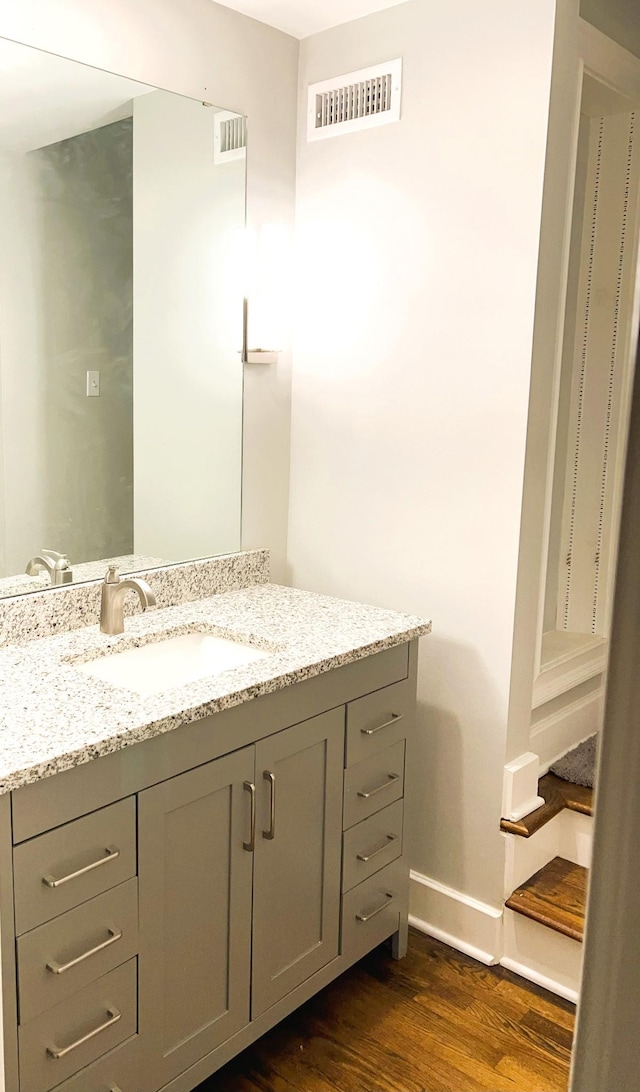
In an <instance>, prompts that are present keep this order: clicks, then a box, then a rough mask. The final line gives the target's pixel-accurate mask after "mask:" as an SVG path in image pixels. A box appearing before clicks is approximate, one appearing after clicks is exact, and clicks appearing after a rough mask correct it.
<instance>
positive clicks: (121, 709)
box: [0, 584, 431, 794]
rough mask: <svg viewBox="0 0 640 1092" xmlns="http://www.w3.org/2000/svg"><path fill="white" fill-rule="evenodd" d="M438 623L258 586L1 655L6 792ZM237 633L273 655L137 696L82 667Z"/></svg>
mask: <svg viewBox="0 0 640 1092" xmlns="http://www.w3.org/2000/svg"><path fill="white" fill-rule="evenodd" d="M430 629H431V623H430V622H428V621H425V620H424V619H421V618H416V617H413V616H410V615H404V614H397V613H395V612H393V611H386V610H381V609H379V608H377V607H369V606H363V605H361V604H358V603H351V602H348V601H345V600H341V599H332V598H328V597H326V596H321V595H316V594H314V593H312V592H304V591H298V590H296V589H292V588H285V587H279V586H277V585H274V584H257V585H254V586H252V587H248V588H244V589H242V590H239V591H230V592H226V593H222V594H219V595H215V596H213V597H212V598H208V599H202V600H200V601H197V602H190V603H183V604H181V605H178V606H172V607H167V608H166V609H164V610H157V611H151V612H148V613H147V614H144V615H137V616H135V617H129V618H127V620H126V632H125V633H124V634H122V635H121V636H119V637H106V636H104V635H103V634H101V633H100V632H99V629H98V626H97V625H95V626H89V627H86V628H84V629H78V630H74V631H72V632H69V633H64V634H58V635H56V636H53V637H45V638H42V639H40V640H34V641H31V642H30V643H29V644H26V645H9V646H8V647H6V648H4V649H0V724H1V731H0V794H1V793H6V792H9V791H11V790H12V789H17V788H20V787H21V786H22V785H28V784H31V783H33V782H34V781H39V780H41V779H42V778H44V777H49V776H51V775H52V774H55V773H59V772H61V771H62V770H67V769H70V768H71V767H73V766H78V765H81V764H82V763H84V762H89V761H90V760H91V759H94V758H98V757H100V756H102V755H106V754H109V753H111V752H113V751H117V750H119V749H121V748H123V747H127V746H130V745H131V744H134V743H138V742H141V741H142V740H145V739H150V738H151V737H153V736H156V735H159V734H161V733H162V732H168V731H171V730H172V729H173V728H177V727H178V726H179V725H180V724H184V723H188V722H191V721H195V720H198V719H200V718H201V717H205V716H209V715H210V714H212V713H216V712H219V711H220V710H222V709H229V708H231V707H232V706H234V705H240V704H241V703H243V702H246V701H250V700H251V699H253V698H256V697H259V696H260V695H262V694H268V693H271V692H272V691H274V690H279V689H281V688H282V687H284V686H289V685H291V684H292V683H296V682H302V681H303V680H304V679H308V678H311V677H312V676H314V675H318V674H320V673H322V672H325V671H329V670H331V669H332V668H335V667H341V666H342V665H344V664H348V663H352V662H354V661H356V660H359V659H362V658H363V657H365V656H369V655H372V654H374V653H376V652H380V651H382V650H383V649H385V648H391V647H392V646H394V645H398V644H402V643H404V642H406V641H409V640H412V639H413V638H415V637H419V636H422V635H423V634H426V633H429V632H430ZM194 630H197V631H203V630H204V631H206V632H210V633H213V634H215V635H218V636H222V637H225V636H227V637H234V638H237V639H239V640H242V641H245V642H247V643H249V644H255V645H256V646H258V647H260V648H263V649H266V650H268V651H269V652H270V653H271V654H270V655H269V656H267V657H266V658H265V659H262V660H259V661H257V662H254V663H251V664H248V665H247V666H244V667H237V668H233V669H231V670H228V671H225V672H224V673H221V674H219V675H215V676H211V677H209V678H205V679H200V680H198V681H197V682H192V683H189V684H186V685H185V686H182V687H176V688H175V689H173V690H165V691H163V692H162V693H159V694H155V695H153V696H151V697H144V698H143V697H139V696H138V695H136V694H133V693H131V692H130V691H128V690H125V689H123V688H121V687H115V686H112V685H111V684H109V683H106V682H102V681H100V680H97V679H94V678H89V677H88V676H86V675H84V674H83V673H82V672H80V671H78V670H77V667H76V666H74V664H76V663H79V662H86V661H87V660H91V659H94V658H96V657H97V656H100V655H104V653H105V652H107V651H108V652H110V653H114V652H120V651H123V650H124V649H127V648H131V647H134V646H137V645H140V644H146V643H147V642H149V641H155V640H158V639H159V638H160V637H170V636H177V635H178V634H179V633H185V632H190V631H194Z"/></svg>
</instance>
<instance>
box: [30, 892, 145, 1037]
mask: <svg viewBox="0 0 640 1092" xmlns="http://www.w3.org/2000/svg"><path fill="white" fill-rule="evenodd" d="M137 951H138V881H137V879H135V877H134V879H131V880H127V882H126V883H123V884H121V885H120V886H119V887H114V888H113V889H112V890H111V891H105V892H104V894H102V895H98V896H97V897H96V898H95V899H90V900H89V902H85V903H83V904H82V906H77V907H76V908H75V909H74V910H68V911H67V913H66V914H61V915H60V917H57V918H55V919H54V920H53V921H49V922H47V923H46V925H41V926H40V927H39V928H38V929H32V930H31V932H30V933H24V934H23V936H21V937H20V938H19V940H18V990H19V997H20V1023H21V1024H26V1023H27V1021H28V1020H32V1019H33V1017H34V1016H38V1015H39V1013H41V1012H45V1010H46V1009H49V1008H52V1006H53V1005H57V1004H59V1003H60V1002H61V1001H64V999H65V997H69V996H70V995H71V994H73V993H75V992H76V990H80V989H82V988H83V987H84V986H86V985H88V983H89V982H93V981H95V979H96V978H101V977H102V975H104V974H106V973H107V972H108V971H110V970H112V969H113V968H114V967H119V966H120V964H121V963H126V961H127V960H128V959H131V957H132V956H134V955H136V954H137Z"/></svg>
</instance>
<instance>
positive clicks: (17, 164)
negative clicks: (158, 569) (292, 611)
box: [0, 38, 246, 596]
mask: <svg viewBox="0 0 640 1092" xmlns="http://www.w3.org/2000/svg"><path fill="white" fill-rule="evenodd" d="M236 117H237V122H236V124H235V125H233V118H232V119H231V121H232V130H233V132H232V137H233V139H232V141H231V143H232V144H235V145H238V144H239V145H243V144H244V143H245V134H246V127H245V126H244V121H243V119H242V118H241V117H240V116H239V115H236ZM228 122H229V114H228V112H226V111H223V109H222V108H221V107H217V106H212V105H209V104H207V103H203V102H202V101H198V100H196V99H190V98H186V97H184V96H180V95H176V94H172V93H169V92H166V91H163V90H159V89H157V88H154V87H150V86H147V85H145V84H141V83H136V82H133V81H131V80H127V79H124V78H123V77H120V76H114V75H112V74H110V73H107V72H103V71H100V70H98V69H95V68H91V67H89V66H87V65H83V64H79V63H77V62H75V61H70V60H67V59H64V58H61V57H57V56H54V55H52V54H48V53H44V52H42V51H40V50H38V49H34V48H31V47H28V46H23V45H18V44H16V43H14V42H11V41H8V40H7V39H3V38H0V596H3V595H15V594H20V593H22V592H23V591H32V590H39V589H41V588H43V587H48V586H50V585H51V584H52V583H62V582H64V583H66V582H69V581H70V580H73V581H74V582H75V581H83V580H91V579H98V578H100V577H101V576H102V575H103V574H104V571H105V568H106V562H107V561H109V562H111V561H113V559H116V560H117V562H118V564H119V567H120V568H121V570H122V571H123V572H126V571H132V570H134V569H142V568H149V567H153V566H154V565H162V564H166V563H169V562H179V561H184V560H188V559H191V558H195V557H202V556H209V555H212V554H217V553H226V552H229V551H233V550H237V549H239V547H240V522H241V476H242V413H243V407H242V368H241V364H240V356H239V348H240V345H241V341H242V328H241V326H242V294H243V286H242V281H241V275H242V270H241V255H242V253H243V246H242V235H243V232H244V225H245V163H246V160H245V149H244V148H243V147H233V146H232V147H230V148H229V149H228V151H227V152H226V153H225V147H226V144H225V139H226V137H228V135H229V133H230V132H231V131H230V130H226V129H225V125H227V124H228ZM221 126H222V128H221ZM221 133H222V138H221ZM227 143H228V141H227ZM221 153H222V154H221ZM57 555H64V556H63V558H62V559H60V558H59V557H58V556H57ZM38 559H39V560H38ZM66 559H68V561H67V560H66ZM27 568H30V573H29V574H28V573H27V572H26V571H25V570H26V569H27Z"/></svg>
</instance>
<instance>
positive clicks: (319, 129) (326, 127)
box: [307, 57, 402, 140]
mask: <svg viewBox="0 0 640 1092" xmlns="http://www.w3.org/2000/svg"><path fill="white" fill-rule="evenodd" d="M401 87H402V58H401V57H399V58H398V59H397V60H395V61H387V62H386V63H385V64H377V65H373V66H372V67H371V68H363V69H361V70H360V71H359V72H349V73H348V74H347V75H345V76H336V77H335V78H333V79H331V80H323V81H322V82H321V83H314V84H311V85H310V87H309V99H308V110H307V140H323V139H325V138H326V137H332V136H338V135H341V134H343V133H353V132H354V131H355V130H356V129H370V128H372V127H373V126H375V125H387V124H388V123H389V122H392V121H399V120H400V93H401Z"/></svg>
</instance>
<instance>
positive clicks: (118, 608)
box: [100, 565, 156, 634]
mask: <svg viewBox="0 0 640 1092" xmlns="http://www.w3.org/2000/svg"><path fill="white" fill-rule="evenodd" d="M129 588H130V589H131V590H132V591H135V592H137V593H138V596H139V598H140V602H141V603H142V609H143V610H147V608H148V607H150V608H153V607H155V605H156V597H155V595H154V594H153V592H152V591H151V588H150V587H149V585H148V584H147V582H146V580H138V579H137V578H136V577H133V578H130V579H128V580H121V579H120V577H119V575H118V570H117V569H116V566H115V565H110V566H109V569H108V571H107V575H106V576H105V578H104V581H103V584H102V598H101V600H100V631H101V633H108V634H115V633H124V593H125V592H126V591H128V590H129Z"/></svg>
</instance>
